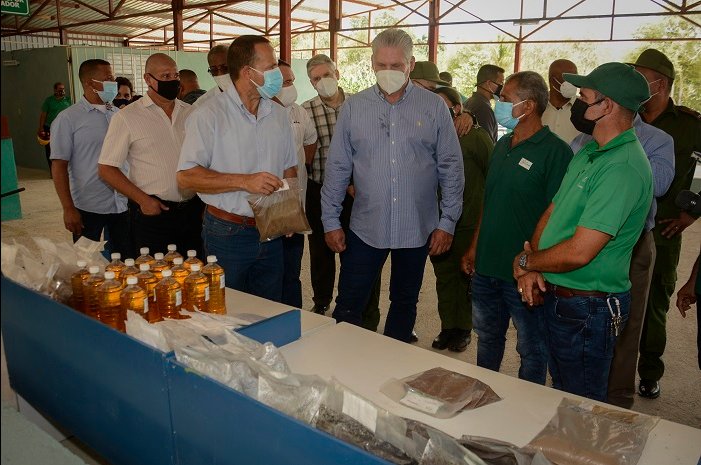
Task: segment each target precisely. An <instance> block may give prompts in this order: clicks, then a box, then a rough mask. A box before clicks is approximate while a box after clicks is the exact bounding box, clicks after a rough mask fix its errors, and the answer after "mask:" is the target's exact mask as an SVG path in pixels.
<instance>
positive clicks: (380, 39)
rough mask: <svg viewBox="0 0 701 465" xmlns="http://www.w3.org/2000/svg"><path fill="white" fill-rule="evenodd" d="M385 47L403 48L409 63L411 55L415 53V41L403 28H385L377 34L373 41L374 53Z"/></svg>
mask: <svg viewBox="0 0 701 465" xmlns="http://www.w3.org/2000/svg"><path fill="white" fill-rule="evenodd" d="M383 47H397V48H400V49H402V51H403V52H404V58H405V59H406V61H407V63H408V62H410V61H411V57H412V56H413V54H414V43H413V42H412V40H411V36H410V35H409V34H407V33H406V32H404V31H403V30H401V29H396V28H392V29H385V30H384V31H382V32H380V33H379V34H377V37H375V38H374V39H373V41H372V54H373V55H374V54H376V53H377V51H378V50H379V49H380V48H383Z"/></svg>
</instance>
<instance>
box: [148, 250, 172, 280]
mask: <svg viewBox="0 0 701 465" xmlns="http://www.w3.org/2000/svg"><path fill="white" fill-rule="evenodd" d="M153 258H155V259H156V261H155V262H153V264H152V265H151V270H150V271H151V273H153V274H155V275H156V278H158V280H159V281H160V280H161V279H163V270H167V269H169V268H170V265H168V262H166V261H165V260H164V259H163V254H162V253H161V252H158V253H156V254H153Z"/></svg>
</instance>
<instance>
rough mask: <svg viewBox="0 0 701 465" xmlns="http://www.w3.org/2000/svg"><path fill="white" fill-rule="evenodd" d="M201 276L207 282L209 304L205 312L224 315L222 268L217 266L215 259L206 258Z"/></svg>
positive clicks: (224, 297) (213, 257)
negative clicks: (205, 278) (203, 276)
mask: <svg viewBox="0 0 701 465" xmlns="http://www.w3.org/2000/svg"><path fill="white" fill-rule="evenodd" d="M202 274H203V275H205V276H206V277H207V281H208V282H209V302H208V304H207V311H208V312H209V313H217V314H219V315H225V314H226V294H225V287H226V282H225V280H224V268H222V267H221V266H220V265H218V264H217V257H216V256H214V255H209V256H207V265H205V266H204V267H203V268H202Z"/></svg>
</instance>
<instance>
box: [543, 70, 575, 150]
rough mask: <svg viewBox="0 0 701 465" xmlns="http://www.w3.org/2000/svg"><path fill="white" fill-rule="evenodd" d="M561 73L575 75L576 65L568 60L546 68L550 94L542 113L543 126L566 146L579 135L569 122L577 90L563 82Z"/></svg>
mask: <svg viewBox="0 0 701 465" xmlns="http://www.w3.org/2000/svg"><path fill="white" fill-rule="evenodd" d="M563 73H570V74H577V65H575V64H574V63H572V62H571V61H570V60H555V61H553V62H552V63H551V64H550V68H548V83H549V84H550V93H549V95H548V106H547V108H546V109H545V113H543V117H542V121H543V125H545V126H548V127H549V128H550V130H551V131H552V132H554V133H555V134H556V135H557V136H559V137H560V139H562V140H564V141H565V142H567V143H568V144H569V143H571V142H572V141H573V140H574V138H575V137H577V136H578V135H579V131H577V130H576V129H575V128H574V125H573V124H572V122H571V121H570V115H571V114H572V104H573V103H574V101H575V100H576V98H577V88H576V87H575V86H573V85H572V84H570V83H569V82H565V80H564V79H563V78H562V74H563Z"/></svg>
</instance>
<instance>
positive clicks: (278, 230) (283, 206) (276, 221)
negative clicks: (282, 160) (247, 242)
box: [247, 178, 311, 242]
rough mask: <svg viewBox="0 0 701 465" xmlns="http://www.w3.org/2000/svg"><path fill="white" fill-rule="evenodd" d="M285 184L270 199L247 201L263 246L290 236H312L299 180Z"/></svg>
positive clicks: (254, 196)
mask: <svg viewBox="0 0 701 465" xmlns="http://www.w3.org/2000/svg"><path fill="white" fill-rule="evenodd" d="M283 184H284V186H283V187H281V188H280V189H278V190H276V191H275V192H273V193H272V194H270V195H263V194H251V195H249V196H248V197H247V199H248V204H249V205H250V206H251V209H252V210H253V216H254V217H255V219H256V227H257V228H258V233H259V234H260V241H261V242H265V241H271V240H273V239H276V238H278V237H280V236H284V235H287V234H293V233H302V234H307V233H309V232H311V228H310V226H309V222H308V221H307V215H306V214H305V213H304V208H303V207H302V197H301V190H300V188H299V181H298V180H297V178H287V179H284V180H283Z"/></svg>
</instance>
